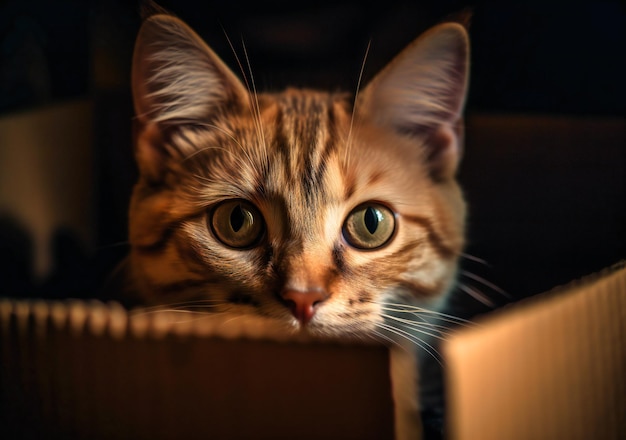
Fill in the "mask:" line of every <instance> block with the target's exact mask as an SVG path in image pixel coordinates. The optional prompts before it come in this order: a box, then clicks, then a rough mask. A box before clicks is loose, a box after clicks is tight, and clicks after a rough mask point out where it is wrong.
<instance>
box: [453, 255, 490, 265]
mask: <svg viewBox="0 0 626 440" xmlns="http://www.w3.org/2000/svg"><path fill="white" fill-rule="evenodd" d="M460 255H461V257H462V258H465V259H466V260H470V261H474V262H476V263H480V264H484V265H485V266H488V267H491V264H489V263H488V262H487V260H483V259H482V258H479V257H476V256H475V255H471V254H467V253H465V252H461V254H460Z"/></svg>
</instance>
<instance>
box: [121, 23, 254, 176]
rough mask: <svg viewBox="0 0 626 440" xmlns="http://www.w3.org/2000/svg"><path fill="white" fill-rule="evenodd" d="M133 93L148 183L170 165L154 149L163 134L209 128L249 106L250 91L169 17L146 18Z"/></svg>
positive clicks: (139, 38) (139, 158)
mask: <svg viewBox="0 0 626 440" xmlns="http://www.w3.org/2000/svg"><path fill="white" fill-rule="evenodd" d="M132 91H133V102H134V106H135V115H136V121H137V125H138V128H137V129H138V131H139V132H138V133H137V135H138V137H139V138H138V139H137V150H136V152H135V153H136V156H137V162H138V165H139V168H140V172H141V173H142V175H144V176H145V177H148V178H157V177H158V174H159V168H160V167H161V165H160V164H161V163H162V162H163V161H164V159H167V158H164V157H162V156H163V154H165V152H164V151H160V150H159V148H158V146H157V145H153V144H154V143H155V142H156V141H154V139H155V137H158V136H157V135H158V134H159V133H160V132H161V131H162V128H167V127H172V126H176V125H179V124H191V125H194V124H203V123H204V124H206V123H208V122H209V121H210V120H211V117H212V115H215V114H217V113H218V112H219V111H220V110H221V109H223V108H225V107H229V108H232V107H233V106H240V105H247V102H248V93H247V91H246V88H245V87H244V86H243V84H242V83H241V81H239V79H238V78H237V77H236V76H235V74H234V73H233V72H232V71H231V70H230V69H229V68H228V67H227V66H226V65H225V64H224V62H223V61H222V60H221V59H220V58H219V57H218V56H217V55H216V54H215V53H214V52H213V51H212V50H211V49H210V48H209V47H208V46H207V45H206V44H205V43H204V41H203V40H202V39H201V38H200V37H199V36H198V35H197V34H196V33H195V32H194V31H193V30H192V29H191V28H190V27H189V26H187V25H186V24H185V23H184V22H182V21H181V20H180V19H178V18H176V17H173V16H170V15H165V14H159V15H154V16H151V17H149V18H147V19H146V20H145V21H144V23H143V24H142V26H141V29H140V30H139V34H138V36H137V41H136V43H135V51H134V54H133V65H132ZM150 133H151V134H150ZM148 134H150V136H148ZM142 137H143V139H142ZM147 137H150V138H152V139H153V140H152V141H151V140H150V139H146V138H147Z"/></svg>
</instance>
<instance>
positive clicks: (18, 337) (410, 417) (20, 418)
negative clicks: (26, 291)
mask: <svg viewBox="0 0 626 440" xmlns="http://www.w3.org/2000/svg"><path fill="white" fill-rule="evenodd" d="M269 324H270V323H267V322H265V321H263V320H262V319H258V322H256V321H255V319H254V318H250V319H232V317H220V316H208V317H207V316H206V315H205V316H204V317H203V318H198V317H197V316H194V317H192V318H191V319H190V318H189V315H182V317H181V314H169V315H168V314H153V313H150V312H149V313H141V314H136V313H134V314H132V315H129V314H127V312H126V311H125V310H123V309H121V307H119V306H115V305H114V304H112V305H106V306H105V305H102V304H101V303H95V302H93V303H84V302H77V301H75V302H43V301H39V302H37V301H17V302H15V301H8V300H3V301H0V343H1V345H0V366H1V367H0V373H1V375H0V384H1V385H2V386H1V388H0V403H1V404H2V407H1V408H0V425H2V426H3V429H4V433H6V434H8V436H9V437H8V438H12V439H13V438H38V437H39V436H42V435H45V438H59V439H61V438H62V439H90V440H91V439H110V438H117V439H127V438H128V439H130V438H133V439H172V438H184V439H196V438H197V439H206V438H219V439H240V438H255V439H262V438H267V439H281V438H282V439H322V438H323V439H391V438H398V439H416V438H417V439H418V438H419V420H418V413H417V411H416V410H417V407H416V406H415V405H413V404H412V403H409V406H407V403H408V402H407V400H406V399H405V397H406V396H415V393H416V390H415V387H414V383H415V382H414V377H415V376H414V374H410V375H409V379H410V380H411V379H412V380H413V382H412V383H408V382H404V383H398V378H399V376H401V374H398V373H397V371H392V370H399V369H400V370H402V369H403V370H404V371H405V372H406V371H411V370H412V369H413V368H414V366H415V365H414V364H411V365H409V364H410V362H408V358H407V357H404V358H403V356H404V355H403V354H402V353H400V351H402V350H396V354H395V355H394V354H393V352H394V350H389V349H388V348H386V347H384V346H381V345H372V344H364V343H359V342H356V341H353V342H345V341H344V342H339V341H329V340H313V339H311V338H310V337H305V336H302V335H291V336H289V335H288V333H286V332H285V331H284V329H280V328H276V327H275V326H272V325H269ZM404 353H405V354H406V352H404ZM392 373H394V374H392ZM392 382H393V383H392ZM398 391H401V392H402V393H403V394H404V396H405V397H401V398H398V397H397V396H396V395H394V393H397V392H398ZM403 399H404V400H403Z"/></svg>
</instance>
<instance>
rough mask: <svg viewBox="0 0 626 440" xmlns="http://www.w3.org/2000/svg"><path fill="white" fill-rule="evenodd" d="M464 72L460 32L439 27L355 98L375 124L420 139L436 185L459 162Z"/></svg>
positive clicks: (465, 45)
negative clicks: (436, 181) (357, 98)
mask: <svg viewBox="0 0 626 440" xmlns="http://www.w3.org/2000/svg"><path fill="white" fill-rule="evenodd" d="M468 68H469V40H468V36H467V32H466V31H465V28H464V27H463V26H461V25H460V24H457V23H445V24H441V25H438V26H436V27H434V28H432V29H430V30H429V31H427V32H426V33H425V34H423V35H422V36H421V37H419V38H418V39H417V40H415V41H414V42H413V43H412V44H411V45H409V46H408V47H407V48H406V49H405V50H404V51H403V52H401V53H400V55H398V56H397V57H396V58H395V59H394V60H393V61H391V63H389V64H388V65H387V67H385V69H383V70H382V71H381V72H380V73H379V74H378V75H377V76H376V77H375V78H374V79H373V81H372V82H371V83H370V84H369V85H368V86H367V87H366V88H365V90H363V93H362V94H361V97H360V98H359V108H360V109H361V110H362V111H365V112H366V113H367V114H368V115H369V116H370V117H371V118H372V119H373V120H374V122H375V123H377V124H381V125H383V126H385V127H388V128H391V129H393V130H395V131H396V132H398V133H400V134H402V135H407V136H414V137H418V138H420V141H421V142H423V143H424V148H426V152H425V155H426V158H427V160H428V165H429V167H430V173H431V175H432V176H433V178H434V179H436V180H445V179H448V178H451V177H453V176H454V174H455V172H456V168H457V166H458V162H459V160H460V157H461V153H462V141H463V139H462V112H463V105H464V102H465V95H466V91H467V82H468Z"/></svg>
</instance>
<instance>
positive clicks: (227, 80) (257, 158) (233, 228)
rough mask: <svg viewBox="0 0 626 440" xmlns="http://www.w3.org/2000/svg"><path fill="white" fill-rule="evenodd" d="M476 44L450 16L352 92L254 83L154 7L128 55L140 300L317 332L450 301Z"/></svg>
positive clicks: (375, 324)
mask: <svg viewBox="0 0 626 440" xmlns="http://www.w3.org/2000/svg"><path fill="white" fill-rule="evenodd" d="M467 51H468V50H467V39H466V34H465V31H464V30H463V29H462V27H460V26H458V25H453V24H448V25H443V26H439V27H438V28H436V29H434V30H431V31H430V32H429V33H427V34H426V36H425V37H422V38H421V39H419V40H417V41H416V42H415V43H414V44H413V45H411V46H410V47H409V48H407V50H406V51H405V52H403V53H402V54H401V55H400V56H399V57H398V58H396V60H394V61H393V62H392V63H391V64H390V65H389V66H388V67H387V68H386V69H385V70H384V71H383V72H382V73H381V74H379V75H378V76H377V77H376V78H375V79H374V81H372V83H371V84H369V85H368V86H367V87H366V88H365V89H364V90H363V91H362V92H361V93H360V95H359V96H358V98H357V99H356V100H354V98H349V97H348V96H346V95H339V94H329V93H321V92H314V91H309V90H292V89H289V90H287V91H285V92H282V93H279V94H258V95H257V94H256V93H249V91H248V90H247V89H246V88H245V87H244V86H243V85H242V84H241V83H240V82H239V80H238V79H236V77H235V76H234V75H233V74H232V72H231V71H230V70H228V69H227V68H226V67H225V66H224V64H223V63H222V62H221V61H220V60H219V59H218V58H217V56H216V55H215V54H213V52H212V51H211V50H210V49H209V48H208V47H206V46H205V45H204V43H203V42H202V41H201V40H200V39H199V38H198V37H197V36H196V35H195V34H194V33H193V32H192V31H191V30H190V29H189V28H187V26H186V25H184V24H183V23H182V22H180V21H179V20H177V19H175V18H172V17H169V16H163V15H161V16H155V17H152V18H150V19H148V20H147V21H146V23H144V25H143V27H142V30H141V32H140V35H139V37H138V41H137V45H136V49H135V58H134V66H133V91H134V98H135V108H136V111H137V121H138V125H139V127H138V139H137V145H136V156H137V161H138V165H139V169H140V175H141V176H140V180H139V182H138V183H137V185H136V187H135V190H134V193H133V197H132V202H131V208H130V240H131V244H132V251H131V257H130V265H131V278H132V283H133V284H134V288H135V289H136V291H137V293H138V295H139V296H140V297H141V299H142V300H143V301H145V302H146V303H161V304H181V305H184V306H187V307H190V308H195V309H196V310H208V311H216V312H230V313H237V314H256V315H261V316H267V317H271V318H274V319H275V320H277V321H280V322H282V323H284V324H285V325H286V326H287V327H291V328H293V329H299V328H304V329H307V330H308V331H311V332H313V333H320V334H367V333H370V332H372V331H375V330H376V328H379V326H380V325H384V324H383V323H384V316H385V315H392V314H393V309H394V308H396V307H397V304H406V303H410V302H417V303H418V304H420V303H421V304H431V305H433V304H436V303H438V302H441V301H442V299H443V298H445V295H446V293H447V292H448V291H449V289H450V288H451V285H452V283H453V282H454V277H455V271H456V265H457V258H458V256H459V253H460V252H461V249H462V246H463V230H464V217H465V208H464V203H463V200H462V197H461V193H460V190H459V188H458V185H457V183H456V181H455V179H454V174H455V171H456V166H457V163H458V160H459V156H460V149H461V139H460V131H461V130H460V118H461V116H460V112H461V109H462V105H463V99H464V94H465V87H466V85H465V84H466V70H467ZM353 104H354V106H353ZM353 108H354V112H353ZM182 303H186V304H182Z"/></svg>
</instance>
